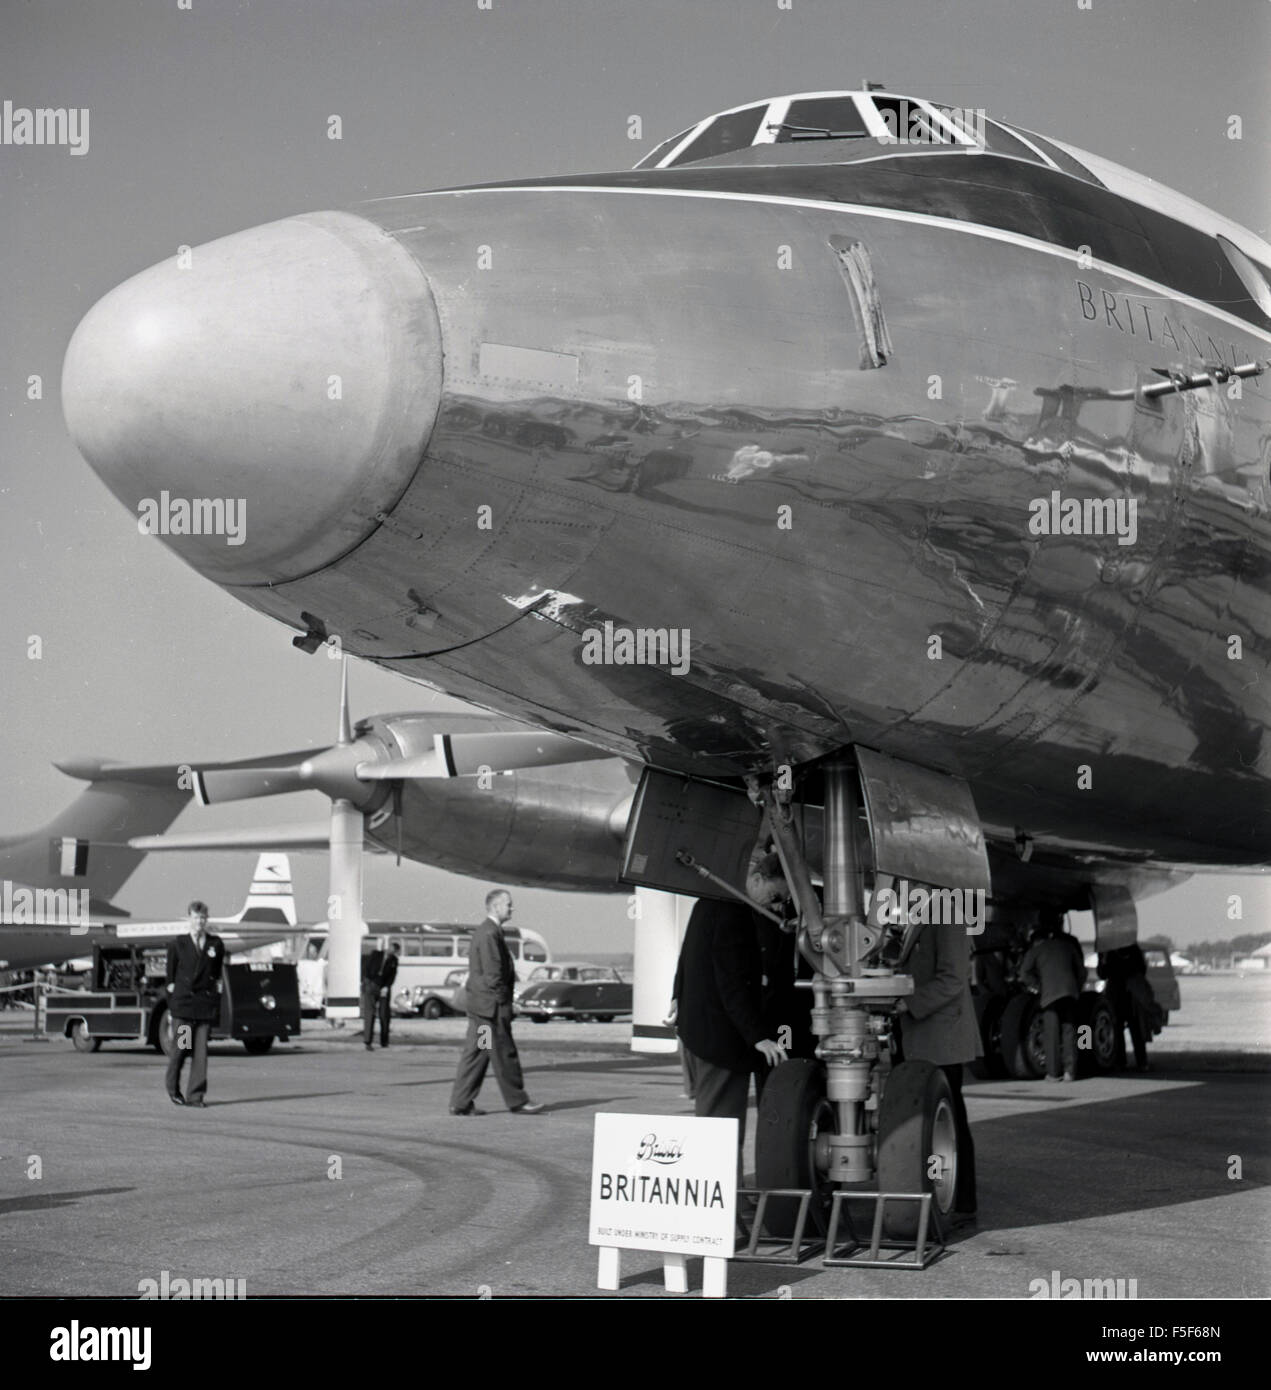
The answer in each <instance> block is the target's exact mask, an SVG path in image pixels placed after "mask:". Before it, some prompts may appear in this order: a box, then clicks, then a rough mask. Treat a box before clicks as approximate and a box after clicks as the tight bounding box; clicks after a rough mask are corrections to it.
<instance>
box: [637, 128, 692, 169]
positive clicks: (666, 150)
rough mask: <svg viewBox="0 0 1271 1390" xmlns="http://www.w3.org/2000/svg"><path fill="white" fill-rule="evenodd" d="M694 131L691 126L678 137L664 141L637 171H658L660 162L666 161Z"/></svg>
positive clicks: (641, 163) (644, 159)
mask: <svg viewBox="0 0 1271 1390" xmlns="http://www.w3.org/2000/svg"><path fill="white" fill-rule="evenodd" d="M692 129H693V127H692V126H689V127H688V129H687V130H682V131H680V133H679V134H678V135H672V136H671V138H670V139H669V140H663V141H662V143H661V144H660V145H659V146H658V147H657V148H656V149H654V150H650V151H649V153H648V154H646V155H645V157H644V158H643V159H642V160H641V161H640V162H639V163H638V164H637V165H636V166H635V167H636V168H637V169H656V168H657V166H658V161H659V160H662V159H665V158H666V157H667V155H668V154H670V153H671V151H672V150H673V149H674V148H675V147H676V145H678V144H679V143H680V141H681V140H683V139H684V137H685V136H686V135H687V134H688V132H689V131H690V130H692Z"/></svg>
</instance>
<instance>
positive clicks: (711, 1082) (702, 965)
mask: <svg viewBox="0 0 1271 1390" xmlns="http://www.w3.org/2000/svg"><path fill="white" fill-rule="evenodd" d="M778 886H779V887H780V888H782V889H783V888H784V882H781V883H780V884H779V885H777V884H768V883H761V882H760V881H759V880H758V879H757V877H756V875H755V873H754V872H753V866H752V872H751V874H750V876H749V877H748V879H747V884H746V889H747V892H748V893H749V894H750V895H751V897H752V898H753V899H754V900H755V901H761V902H765V903H766V902H767V901H769V900H770V899H771V897H772V896H773V892H774V890H775V889H776V888H777V887H778ZM675 998H676V999H677V1001H678V1010H677V1013H676V1027H677V1029H678V1032H679V1035H680V1042H681V1044H682V1045H683V1047H684V1053H685V1056H686V1058H687V1059H688V1064H689V1071H690V1073H691V1075H692V1078H693V1103H694V1113H695V1114H697V1115H698V1116H699V1117H701V1116H705V1117H708V1118H717V1119H735V1120H736V1121H737V1146H738V1165H739V1167H740V1161H741V1146H742V1144H743V1143H744V1141H745V1137H746V1103H747V1101H748V1099H749V1096H750V1078H751V1075H752V1074H753V1073H754V1072H755V1071H757V1070H758V1069H759V1068H760V1067H762V1066H768V1067H772V1066H776V1065H777V1064H778V1063H780V1062H784V1061H785V1060H786V1052H785V1049H784V1048H783V1047H782V1046H781V1045H780V1044H779V1043H778V1042H776V1041H775V1040H774V1039H772V1038H769V1037H768V1036H767V1035H766V1027H767V1024H766V1022H765V1019H764V1014H763V964H762V961H761V958H760V951H759V938H758V935H757V933H756V929H755V914H754V913H753V912H752V911H751V909H750V908H749V907H747V906H746V904H745V903H742V902H716V901H714V900H713V899H710V898H700V899H698V902H697V905H696V906H695V907H694V908H693V912H692V915H691V916H690V917H689V919H688V928H687V930H686V931H685V933H684V944H683V946H681V948H680V960H679V965H678V966H677V967H676V972H675Z"/></svg>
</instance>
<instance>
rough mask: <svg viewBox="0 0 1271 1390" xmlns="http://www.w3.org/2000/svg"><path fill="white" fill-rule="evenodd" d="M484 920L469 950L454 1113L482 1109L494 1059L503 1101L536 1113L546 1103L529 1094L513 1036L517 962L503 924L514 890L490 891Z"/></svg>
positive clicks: (515, 1110)
mask: <svg viewBox="0 0 1271 1390" xmlns="http://www.w3.org/2000/svg"><path fill="white" fill-rule="evenodd" d="M485 911H486V917H485V921H484V922H482V923H481V925H480V926H479V927H477V928H475V929H474V931H473V933H472V944H471V946H470V947H469V951H468V981H467V984H466V985H465V986H464V989H465V993H466V994H467V998H468V1037H467V1040H466V1041H465V1043H464V1048H463V1055H462V1056H461V1057H460V1058H459V1069H458V1071H457V1072H456V1073H455V1084H454V1089H453V1090H452V1091H451V1093H450V1113H451V1114H452V1115H483V1114H485V1111H483V1110H478V1109H477V1108H476V1104H475V1102H476V1098H477V1092H478V1091H479V1090H480V1089H481V1083H482V1082H483V1081H484V1080H485V1072H486V1068H487V1067H488V1066H489V1065H490V1060H491V1058H493V1059H494V1075H495V1078H496V1079H497V1081H498V1083H499V1090H500V1091H501V1092H502V1093H503V1103H504V1104H505V1105H506V1106H507V1108H508V1109H509V1110H510V1111H511V1112H512V1113H513V1114H514V1115H537V1114H538V1113H539V1111H540V1110H542V1109H543V1106H542V1105H539V1104H536V1103H535V1102H534V1101H532V1100H530V1098H529V1096H527V1095H526V1094H525V1080H524V1077H523V1076H522V1075H521V1059H520V1057H519V1056H518V1055H517V1051H516V1043H515V1042H514V1041H513V1040H512V990H513V988H514V986H515V985H516V968H515V966H514V965H513V964H512V953H511V952H510V951H509V950H508V947H507V942H506V941H504V939H503V924H504V922H507V921H510V920H511V917H512V895H511V893H509V892H508V891H507V890H506V889H504V888H495V889H493V890H492V891H491V892H489V893H487V894H486V896H485Z"/></svg>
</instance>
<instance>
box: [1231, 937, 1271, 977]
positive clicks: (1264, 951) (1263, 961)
mask: <svg viewBox="0 0 1271 1390" xmlns="http://www.w3.org/2000/svg"><path fill="white" fill-rule="evenodd" d="M1236 969H1237V970H1271V941H1268V942H1267V944H1266V945H1265V946H1259V947H1258V949H1257V950H1256V951H1255V952H1254V953H1253V954H1252V955H1251V956H1241V957H1240V959H1239V960H1237V961H1236Z"/></svg>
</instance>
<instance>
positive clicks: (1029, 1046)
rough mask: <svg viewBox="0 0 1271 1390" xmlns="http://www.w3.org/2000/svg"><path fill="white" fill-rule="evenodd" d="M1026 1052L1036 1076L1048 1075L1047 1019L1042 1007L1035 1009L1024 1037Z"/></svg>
mask: <svg viewBox="0 0 1271 1390" xmlns="http://www.w3.org/2000/svg"><path fill="white" fill-rule="evenodd" d="M1024 1053H1025V1056H1026V1057H1027V1059H1028V1065H1029V1067H1030V1069H1031V1070H1032V1073H1033V1075H1034V1076H1045V1075H1046V1020H1045V1018H1044V1017H1043V1013H1042V1010H1041V1009H1034V1010H1033V1015H1032V1017H1031V1018H1030V1019H1029V1020H1028V1032H1027V1034H1025V1037H1024Z"/></svg>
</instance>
